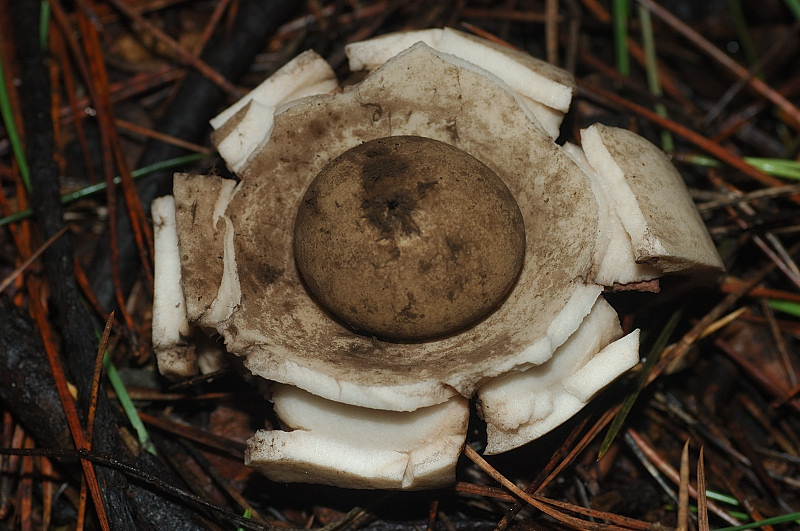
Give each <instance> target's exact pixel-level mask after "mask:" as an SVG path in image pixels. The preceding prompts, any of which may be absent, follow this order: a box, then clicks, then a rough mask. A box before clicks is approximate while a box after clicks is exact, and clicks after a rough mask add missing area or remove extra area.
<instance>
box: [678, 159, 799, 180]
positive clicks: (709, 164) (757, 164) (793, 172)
mask: <svg viewBox="0 0 800 531" xmlns="http://www.w3.org/2000/svg"><path fill="white" fill-rule="evenodd" d="M684 160H685V161H686V162H689V163H691V164H694V165H695V166H702V167H706V168H717V167H719V166H721V164H720V162H719V161H718V160H717V159H714V158H711V157H707V156H705V155H691V156H689V157H686V159H684ZM743 160H744V161H745V162H746V163H748V164H749V165H751V166H753V167H754V168H758V169H759V170H761V171H763V172H764V173H767V174H769V175H772V176H773V177H783V178H785V179H792V180H796V181H800V161H797V160H793V159H774V158H767V157H743Z"/></svg>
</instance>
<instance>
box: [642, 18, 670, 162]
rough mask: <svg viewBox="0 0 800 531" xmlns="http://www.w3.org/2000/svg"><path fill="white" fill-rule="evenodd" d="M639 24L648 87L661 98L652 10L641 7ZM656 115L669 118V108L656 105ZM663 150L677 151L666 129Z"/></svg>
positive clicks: (662, 133)
mask: <svg viewBox="0 0 800 531" xmlns="http://www.w3.org/2000/svg"><path fill="white" fill-rule="evenodd" d="M639 23H640V25H641V28H642V45H643V47H644V58H645V66H646V69H647V86H648V88H649V89H650V93H651V94H652V95H653V96H655V97H657V98H660V97H661V96H663V95H664V92H663V91H662V90H661V81H660V80H659V78H658V60H657V56H656V39H655V35H654V33H653V22H652V19H651V17H650V10H648V9H647V8H646V7H645V6H643V5H641V4H640V5H639ZM654 109H655V111H656V114H658V115H659V116H661V117H662V118H668V116H667V108H666V107H665V106H664V104H662V103H656V105H655V107H654ZM661 149H663V150H664V151H665V152H667V153H672V152H673V151H674V150H675V142H674V140H673V138H672V134H671V133H670V132H669V131H667V130H666V129H662V130H661Z"/></svg>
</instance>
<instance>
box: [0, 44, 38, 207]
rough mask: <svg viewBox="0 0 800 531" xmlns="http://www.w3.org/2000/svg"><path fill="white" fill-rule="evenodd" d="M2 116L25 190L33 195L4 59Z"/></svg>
mask: <svg viewBox="0 0 800 531" xmlns="http://www.w3.org/2000/svg"><path fill="white" fill-rule="evenodd" d="M0 116H2V117H3V123H4V124H5V126H6V133H8V141H9V143H10V144H11V151H12V152H13V153H14V158H15V159H16V160H17V166H18V167H19V174H20V175H21V176H22V183H23V184H24V185H25V189H26V190H27V191H28V193H31V189H32V188H31V171H30V168H29V167H28V161H27V160H26V159H25V151H24V150H23V149H22V139H21V138H20V137H19V131H17V123H16V122H15V121H14V112H13V111H12V109H11V100H9V98H8V91H7V90H6V77H5V74H4V73H3V61H2V59H0Z"/></svg>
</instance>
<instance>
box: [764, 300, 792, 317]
mask: <svg viewBox="0 0 800 531" xmlns="http://www.w3.org/2000/svg"><path fill="white" fill-rule="evenodd" d="M768 305H769V307H770V308H772V309H773V310H777V311H779V312H783V313H786V314H789V315H792V316H794V317H800V304H798V303H796V302H791V301H778V300H770V301H769V302H768Z"/></svg>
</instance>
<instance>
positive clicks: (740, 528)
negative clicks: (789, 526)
mask: <svg viewBox="0 0 800 531" xmlns="http://www.w3.org/2000/svg"><path fill="white" fill-rule="evenodd" d="M799 521H800V513H791V514H782V515H780V516H773V517H772V518H765V519H764V520H759V521H758V522H750V523H749V524H742V525H736V526H733V527H720V528H718V529H716V530H715V531H744V530H745V529H758V528H761V527H764V526H768V525H776V524H785V523H788V522H796V523H800V522H799Z"/></svg>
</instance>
